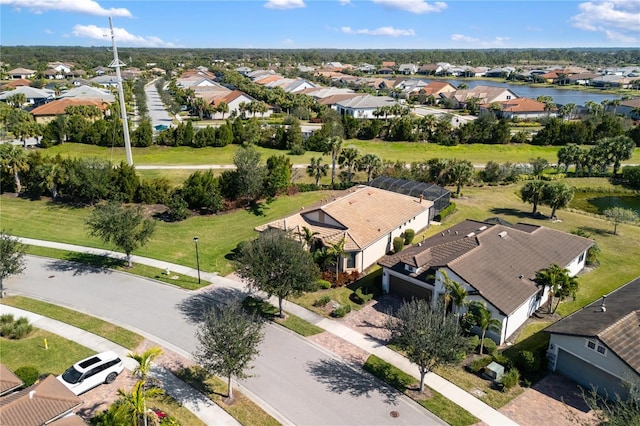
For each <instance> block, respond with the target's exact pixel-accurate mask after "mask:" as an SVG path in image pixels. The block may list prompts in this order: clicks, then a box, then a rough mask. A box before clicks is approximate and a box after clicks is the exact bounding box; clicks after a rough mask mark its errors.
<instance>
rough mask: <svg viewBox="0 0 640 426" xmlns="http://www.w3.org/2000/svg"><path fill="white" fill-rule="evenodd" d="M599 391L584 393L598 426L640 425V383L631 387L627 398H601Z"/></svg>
mask: <svg viewBox="0 0 640 426" xmlns="http://www.w3.org/2000/svg"><path fill="white" fill-rule="evenodd" d="M597 391H598V390H597V389H591V390H590V391H589V392H588V393H583V399H584V401H585V402H586V403H587V405H588V406H589V408H591V410H592V412H593V413H594V416H595V420H596V422H597V424H598V425H606V426H632V425H633V426H637V425H640V383H638V382H635V383H631V384H630V385H629V392H628V395H627V397H626V398H623V397H621V396H620V395H605V396H601V395H599V394H598V392H597Z"/></svg>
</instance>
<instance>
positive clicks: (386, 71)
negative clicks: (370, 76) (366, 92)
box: [378, 67, 395, 75]
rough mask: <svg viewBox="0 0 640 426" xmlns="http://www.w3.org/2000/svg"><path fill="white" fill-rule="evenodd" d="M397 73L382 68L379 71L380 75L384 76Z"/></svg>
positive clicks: (387, 68) (390, 69)
mask: <svg viewBox="0 0 640 426" xmlns="http://www.w3.org/2000/svg"><path fill="white" fill-rule="evenodd" d="M394 72H395V71H394V70H393V69H392V68H389V67H381V68H380V69H379V70H378V74H384V75H390V74H393V73H394Z"/></svg>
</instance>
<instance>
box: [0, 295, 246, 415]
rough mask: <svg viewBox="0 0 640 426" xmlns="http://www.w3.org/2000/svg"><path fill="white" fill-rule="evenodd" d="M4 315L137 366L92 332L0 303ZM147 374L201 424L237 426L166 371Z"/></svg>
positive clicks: (121, 350) (129, 367)
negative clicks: (20, 319) (113, 353)
mask: <svg viewBox="0 0 640 426" xmlns="http://www.w3.org/2000/svg"><path fill="white" fill-rule="evenodd" d="M4 314H13V316H14V317H16V318H17V317H26V318H27V319H28V320H29V322H30V323H31V324H33V326H34V327H37V328H40V329H43V330H46V331H49V332H51V333H53V334H57V335H59V336H61V337H64V338H66V339H68V340H71V341H73V342H76V343H78V344H79V345H82V346H84V347H87V348H89V349H92V350H94V351H96V352H104V351H114V352H115V353H117V354H118V355H119V356H120V358H121V359H122V361H123V363H124V366H125V368H126V369H127V370H129V371H131V370H133V369H134V368H135V367H136V366H137V363H136V362H135V361H134V360H133V359H132V358H129V357H128V356H127V354H128V353H130V352H131V351H130V350H128V349H127V348H124V347H122V346H120V345H118V344H116V343H113V342H112V341H110V340H107V339H104V338H102V337H100V336H96V335H95V334H92V333H89V332H87V331H84V330H81V329H79V328H77V327H73V326H71V325H69V324H66V323H63V322H60V321H57V320H54V319H51V318H47V317H43V316H42V315H38V314H35V313H33V312H29V311H24V310H22V309H17V308H14V307H12V306H6V305H0V315H4ZM150 375H151V377H153V378H155V379H157V380H158V381H159V382H160V387H161V388H162V389H164V390H165V392H166V393H167V394H168V395H170V396H171V397H173V398H174V399H175V400H176V401H178V402H179V403H180V404H181V405H182V406H183V407H185V408H187V409H188V410H189V411H191V412H192V413H193V414H194V415H196V416H197V417H198V418H199V419H200V420H202V421H203V422H204V423H205V424H207V425H220V426H239V425H240V423H239V422H238V421H237V420H236V419H234V418H233V417H231V415H230V414H229V413H227V412H226V411H224V410H223V409H222V408H220V407H219V406H218V405H216V404H215V403H214V402H213V401H211V400H210V399H209V398H207V397H206V396H204V395H203V394H201V393H200V392H198V391H197V390H195V389H193V388H192V387H191V386H189V385H188V384H186V383H184V382H183V381H182V380H180V379H178V378H177V377H176V376H174V375H173V374H172V373H171V372H170V371H169V370H167V369H165V368H162V367H159V366H153V367H152V368H151V372H150Z"/></svg>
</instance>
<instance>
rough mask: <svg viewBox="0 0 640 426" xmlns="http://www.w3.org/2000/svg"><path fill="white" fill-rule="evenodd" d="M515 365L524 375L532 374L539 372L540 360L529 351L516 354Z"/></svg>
mask: <svg viewBox="0 0 640 426" xmlns="http://www.w3.org/2000/svg"><path fill="white" fill-rule="evenodd" d="M517 365H518V368H519V369H520V370H522V371H523V372H525V373H532V372H535V371H538V370H540V365H541V362H540V359H539V358H538V356H537V354H535V353H533V352H531V351H520V352H518V358H517Z"/></svg>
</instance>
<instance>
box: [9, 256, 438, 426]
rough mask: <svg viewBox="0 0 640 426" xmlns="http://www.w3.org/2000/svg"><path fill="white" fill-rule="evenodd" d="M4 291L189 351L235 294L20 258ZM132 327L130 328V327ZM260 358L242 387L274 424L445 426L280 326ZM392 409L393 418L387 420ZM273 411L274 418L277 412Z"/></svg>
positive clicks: (267, 338) (271, 328) (271, 331)
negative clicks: (206, 318) (203, 321)
mask: <svg viewBox="0 0 640 426" xmlns="http://www.w3.org/2000/svg"><path fill="white" fill-rule="evenodd" d="M6 287H7V288H8V289H9V291H10V293H20V294H23V295H26V296H31V297H37V298H41V299H44V300H47V301H50V302H52V303H57V304H61V305H65V306H68V307H70V308H73V309H76V310H79V311H82V312H86V313H90V314H92V315H95V316H98V317H101V318H104V319H107V320H109V321H111V322H114V323H116V324H120V325H123V326H127V327H128V328H133V329H134V330H136V331H139V332H140V333H141V334H143V335H145V336H147V337H150V338H151V339H153V338H154V337H152V336H155V337H157V338H159V339H161V340H163V341H164V342H162V341H160V342H159V343H162V344H165V345H166V346H167V347H168V348H170V349H171V348H174V349H176V350H178V351H181V352H185V351H186V352H192V351H193V350H194V348H195V345H196V339H195V337H194V334H193V332H194V329H195V326H196V325H195V322H196V321H197V319H198V318H200V316H201V315H202V313H203V312H204V311H205V310H206V309H208V308H209V307H210V306H211V304H213V303H223V302H224V301H228V300H229V299H230V298H234V297H238V296H240V292H239V291H238V290H235V289H232V288H224V289H217V290H215V289H214V290H204V291H199V292H189V291H185V290H182V289H178V288H175V287H172V286H169V285H163V284H158V283H157V282H155V281H151V280H147V279H143V278H139V277H134V276H131V275H128V274H122V273H118V272H113V271H108V270H96V269H94V268H91V267H88V266H86V265H80V264H74V263H70V262H65V261H60V260H55V259H43V258H38V257H31V256H29V257H28V258H27V268H26V270H25V272H24V274H22V275H20V276H18V277H14V278H11V279H9V280H7V281H6ZM132 326H133V327H132ZM265 332H266V333H265V334H266V335H265V340H264V342H263V344H262V346H261V355H260V356H259V358H258V359H257V360H256V362H255V368H254V369H253V370H252V371H251V373H252V374H255V375H256V376H255V377H252V378H250V379H248V380H246V381H244V382H242V385H243V386H245V387H246V389H248V390H249V391H250V392H251V393H253V394H255V395H257V396H259V398H261V399H262V400H263V401H264V402H265V403H266V404H267V405H268V406H270V407H272V408H273V409H275V410H276V411H277V413H275V414H276V415H277V417H278V419H279V420H280V421H281V422H284V423H289V424H299V425H327V424H331V425H386V424H391V423H393V424H398V425H417V424H421V425H429V424H444V423H443V422H442V421H441V420H439V419H438V418H436V417H435V416H433V415H432V414H431V413H429V412H428V411H427V410H425V409H423V408H421V407H419V406H418V405H417V404H415V403H414V402H413V401H411V400H409V399H408V398H405V397H404V396H401V395H399V394H398V392H396V391H395V390H393V389H391V388H389V387H387V386H386V385H384V384H383V383H381V382H379V381H378V380H376V379H374V378H373V377H372V376H370V375H368V374H366V373H364V372H363V371H361V370H359V369H353V368H351V366H350V365H349V364H347V363H345V362H343V361H342V360H340V359H338V358H336V357H334V356H333V355H332V354H330V353H328V352H326V351H325V350H323V349H321V348H319V347H318V346H315V345H313V344H311V343H310V342H308V341H307V340H305V339H303V338H301V337H299V336H298V335H296V334H294V333H292V332H289V331H287V330H284V329H282V328H280V327H276V326H273V325H269V326H267V327H266V329H265ZM391 411H396V412H397V413H398V414H399V416H398V417H396V418H392V417H391V415H390V412H391ZM278 413H279V415H278Z"/></svg>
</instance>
